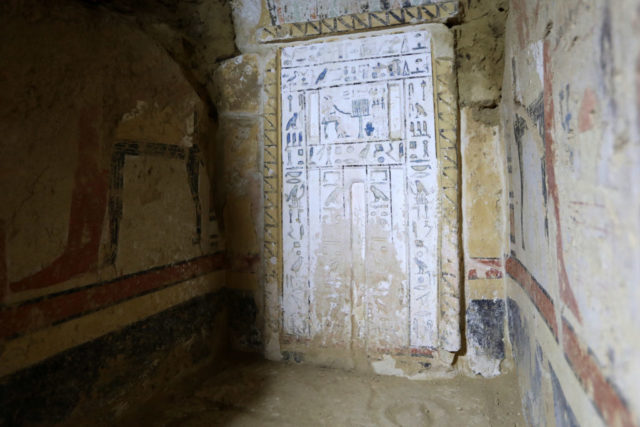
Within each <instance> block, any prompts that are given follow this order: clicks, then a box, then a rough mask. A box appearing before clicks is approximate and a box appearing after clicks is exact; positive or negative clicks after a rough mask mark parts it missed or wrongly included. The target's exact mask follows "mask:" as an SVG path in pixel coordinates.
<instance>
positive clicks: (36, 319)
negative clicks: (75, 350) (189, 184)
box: [0, 254, 224, 338]
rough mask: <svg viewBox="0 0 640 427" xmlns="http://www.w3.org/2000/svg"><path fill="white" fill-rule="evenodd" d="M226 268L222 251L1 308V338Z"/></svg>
mask: <svg viewBox="0 0 640 427" xmlns="http://www.w3.org/2000/svg"><path fill="white" fill-rule="evenodd" d="M223 268H224V256H223V254H215V255H207V256H203V257H200V258H195V259H192V260H188V261H183V262H179V263H174V264H171V265H168V266H163V267H158V268H154V269H150V270H147V271H143V272H140V273H135V274H132V275H128V276H124V277H121V278H117V279H114V280H111V281H109V282H106V283H103V284H95V285H89V286H85V287H83V288H81V289H79V290H76V291H71V292H65V293H64V294H59V295H56V296H52V297H49V298H47V299H43V300H37V301H33V302H26V303H23V304H21V305H18V306H15V307H7V308H5V309H3V310H2V311H0V325H2V326H1V327H0V338H6V337H13V336H16V335H20V334H23V333H25V332H29V331H33V330H36V329H39V328H42V327H46V326H49V325H51V324H55V323H59V322H61V321H64V320H67V319H70V318H73V317H76V316H79V315H81V314H83V313H88V312H91V311H95V310H98V309H101V308H105V307H107V306H109V305H112V304H115V303H118V302H121V301H124V300H127V299H129V298H132V297H135V296H138V295H142V294H144V293H147V292H150V291H153V290H155V289H159V288H163V287H165V286H169V285H172V284H176V283H180V282H183V281H185V280H188V279H192V278H194V277H198V276H201V275H203V274H206V273H211V272H213V271H218V270H221V269H223Z"/></svg>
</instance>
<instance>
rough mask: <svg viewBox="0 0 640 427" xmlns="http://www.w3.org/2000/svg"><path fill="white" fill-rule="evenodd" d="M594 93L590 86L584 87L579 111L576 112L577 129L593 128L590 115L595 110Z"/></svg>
mask: <svg viewBox="0 0 640 427" xmlns="http://www.w3.org/2000/svg"><path fill="white" fill-rule="evenodd" d="M597 102H598V100H597V99H596V94H595V93H594V92H593V90H591V88H586V89H585V91H584V95H583V96H582V102H581V103H580V112H579V113H578V131H579V132H586V131H588V130H589V129H591V128H593V119H592V115H593V113H595V111H596V103H597Z"/></svg>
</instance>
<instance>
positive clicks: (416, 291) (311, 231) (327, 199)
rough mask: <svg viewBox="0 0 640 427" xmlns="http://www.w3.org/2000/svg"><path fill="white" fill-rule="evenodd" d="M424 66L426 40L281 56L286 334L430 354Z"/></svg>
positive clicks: (430, 139) (429, 179) (430, 131)
mask: <svg viewBox="0 0 640 427" xmlns="http://www.w3.org/2000/svg"><path fill="white" fill-rule="evenodd" d="M431 66H432V60H431V43H430V39H429V33H428V32H426V31H413V32H406V33H401V34H385V35H377V36H369V37H366V38H361V39H355V40H340V41H333V42H325V43H317V44H309V45H300V46H291V47H286V48H283V49H282V52H281V75H280V78H281V100H280V101H281V119H282V122H281V138H282V144H281V149H282V157H281V159H282V239H283V240H282V249H283V289H282V291H283V295H282V298H283V299H282V302H283V331H284V332H285V333H286V334H289V335H292V336H295V337H299V338H307V337H308V338H314V339H319V340H320V341H321V342H323V343H326V344H341V343H348V342H350V341H355V342H357V343H360V344H361V345H362V346H363V347H364V346H366V347H367V348H371V349H377V350H391V349H401V348H407V347H411V348H435V347H437V346H438V313H439V305H438V295H439V294H438V275H439V267H438V266H439V261H438V246H439V241H438V230H439V209H438V201H439V192H438V170H439V169H438V160H437V156H436V138H435V135H436V132H435V130H434V99H433V92H434V91H433V78H432V69H431Z"/></svg>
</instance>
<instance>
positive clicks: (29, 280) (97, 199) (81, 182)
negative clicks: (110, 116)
mask: <svg viewBox="0 0 640 427" xmlns="http://www.w3.org/2000/svg"><path fill="white" fill-rule="evenodd" d="M101 120H102V111H100V110H99V109H98V108H94V109H90V110H86V111H84V112H83V114H82V115H81V117H80V119H79V121H78V138H79V140H78V166H77V168H76V173H75V178H74V186H73V194H72V196H71V213H70V216H69V233H68V235H67V244H66V247H65V250H64V252H63V253H62V255H60V256H59V257H58V258H56V259H55V260H54V261H53V262H52V263H51V264H50V265H49V266H47V267H45V268H44V269H42V270H40V271H39V272H37V273H35V274H33V275H31V276H28V277H25V278H23V279H21V280H18V281H16V282H13V283H11V284H10V285H9V287H10V289H11V291H13V292H20V291H24V290H28V289H38V288H44V287H47V286H51V285H54V284H56V283H60V282H63V281H65V280H68V279H70V278H72V277H73V276H76V275H78V274H82V273H86V272H88V271H91V270H92V269H95V268H96V267H97V263H98V252H99V247H100V235H101V233H102V223H103V220H104V215H105V212H106V210H107V192H108V173H107V170H105V169H102V168H100V158H99V156H100V136H99V135H98V132H97V130H96V128H95V126H96V125H97V124H98V123H100V122H101Z"/></svg>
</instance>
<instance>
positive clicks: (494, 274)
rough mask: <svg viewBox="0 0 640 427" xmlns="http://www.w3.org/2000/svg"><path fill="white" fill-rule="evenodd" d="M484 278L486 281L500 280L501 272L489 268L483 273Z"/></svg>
mask: <svg viewBox="0 0 640 427" xmlns="http://www.w3.org/2000/svg"><path fill="white" fill-rule="evenodd" d="M485 277H486V278H487V279H502V271H500V270H497V269H495V268H490V269H489V270H487V272H486V273H485Z"/></svg>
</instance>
